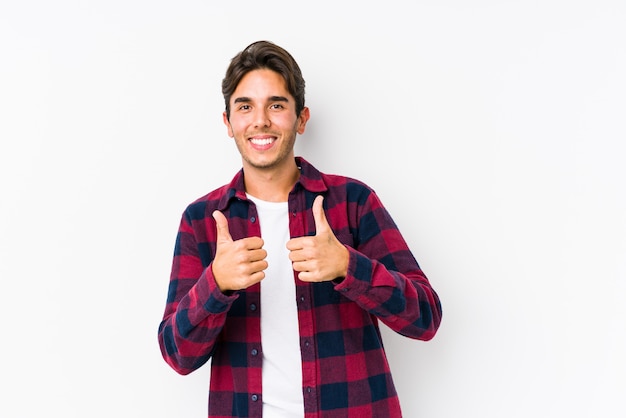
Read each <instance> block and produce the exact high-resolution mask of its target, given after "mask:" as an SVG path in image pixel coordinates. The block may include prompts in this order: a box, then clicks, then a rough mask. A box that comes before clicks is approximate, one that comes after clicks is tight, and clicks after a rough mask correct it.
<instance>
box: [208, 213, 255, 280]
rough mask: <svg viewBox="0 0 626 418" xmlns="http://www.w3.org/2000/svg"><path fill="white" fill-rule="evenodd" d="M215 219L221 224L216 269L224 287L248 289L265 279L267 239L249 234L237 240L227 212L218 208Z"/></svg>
mask: <svg viewBox="0 0 626 418" xmlns="http://www.w3.org/2000/svg"><path fill="white" fill-rule="evenodd" d="M213 219H215V224H216V226H217V240H216V250H215V259H214V260H213V264H212V269H213V276H214V277H215V281H216V283H217V286H218V287H219V288H220V290H221V291H222V292H226V291H230V290H240V289H245V288H248V287H250V286H252V285H253V284H255V283H258V282H260V281H261V280H263V278H264V277H265V272H264V270H265V269H266V268H267V261H266V260H265V258H266V257H267V251H265V250H264V249H263V239H261V238H260V237H247V238H243V239H240V240H236V241H234V240H233V238H232V236H231V235H230V230H229V229H228V220H227V219H226V217H225V216H224V214H223V213H222V212H220V211H218V210H216V211H214V212H213Z"/></svg>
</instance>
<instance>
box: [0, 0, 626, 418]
mask: <svg viewBox="0 0 626 418" xmlns="http://www.w3.org/2000/svg"><path fill="white" fill-rule="evenodd" d="M347 3H348V2H339V1H316V2H306V3H299V2H291V1H280V0H279V1H275V2H259V1H248V0H243V1H239V2H209V1H179V2H166V1H148V0H124V1H122V0H109V1H89V2H87V1H70V0H60V1H55V2H48V1H43V0H41V1H19V2H18V1H9V0H6V1H2V2H1V3H0V63H1V65H0V139H1V142H0V144H1V145H0V199H1V200H0V202H1V203H0V257H1V259H0V278H1V282H0V283H1V293H0V294H1V299H2V300H1V302H0V318H1V321H2V322H1V333H0V338H1V340H0V341H1V342H0V359H1V361H2V365H1V369H0V380H1V381H2V387H3V388H4V389H3V390H2V395H1V398H2V400H1V401H0V416H2V417H11V418H17V417H39V416H44V415H45V416H59V417H61V416H62V417H66V418H69V417H81V418H82V417H112V416H115V417H153V418H154V417H168V418H170V417H185V418H191V417H203V416H206V396H207V387H208V368H204V369H201V370H199V371H198V372H196V373H194V374H192V375H190V376H186V377H182V376H178V375H176V374H175V373H174V372H173V371H172V370H170V369H169V368H168V366H167V365H166V364H165V363H164V362H163V360H162V359H161V356H160V353H159V350H158V344H157V338H156V334H157V326H158V323H159V321H160V318H161V314H162V310H163V307H164V303H165V297H166V288H167V280H168V275H169V268H170V261H171V254H172V249H173V244H174V237H175V233H176V229H177V226H178V221H179V217H180V214H181V212H182V210H183V209H184V207H185V206H186V205H187V203H189V202H190V201H192V200H193V199H195V198H196V197H199V196H200V195H202V194H204V193H205V192H207V191H209V190H211V189H213V188H214V187H217V186H219V185H221V184H223V183H225V182H226V181H228V180H230V178H231V177H232V175H233V174H234V173H235V171H236V170H238V168H239V164H240V162H239V156H238V154H237V151H236V148H235V147H234V145H233V144H232V143H231V141H230V140H229V139H228V137H227V136H226V131H225V128H224V127H223V125H222V122H221V112H222V109H223V101H222V97H221V93H220V83H221V79H222V77H223V75H224V71H225V69H226V66H227V64H228V61H229V60H230V58H231V57H232V56H233V55H234V54H235V53H236V52H238V51H239V50H240V49H242V48H243V47H245V46H246V45H247V44H249V43H250V42H252V41H255V40H258V39H269V40H272V41H275V42H277V43H278V44H280V45H282V46H284V47H286V48H287V49H288V50H289V51H291V52H292V54H293V55H294V56H295V57H296V59H297V60H298V61H299V62H300V64H301V67H302V69H303V72H304V75H305V78H306V80H307V83H308V90H307V91H308V95H307V101H308V105H309V106H310V108H311V113H312V119H311V121H310V123H309V125H308V130H307V132H306V133H305V135H303V136H302V137H300V139H299V144H298V153H299V154H301V155H303V156H305V157H306V158H307V159H309V160H310V161H312V162H313V163H315V164H316V165H317V166H318V167H319V168H320V169H322V170H325V171H328V172H336V173H341V174H346V175H350V176H354V177H358V178H360V179H361V180H364V181H365V182H367V183H369V184H370V185H371V186H373V187H374V188H375V189H376V190H377V191H378V192H379V194H380V195H381V197H382V199H383V201H384V202H385V203H386V205H387V207H388V209H389V210H390V211H391V213H392V215H393V216H394V218H395V219H396V221H397V223H398V224H399V225H400V227H401V229H402V230H403V231H404V233H405V235H406V237H407V239H408V241H409V242H410V244H411V245H412V247H413V249H414V252H415V254H416V256H417V258H418V260H419V261H420V263H421V265H422V267H423V268H424V270H425V271H426V273H427V274H428V276H429V277H430V279H431V281H432V283H433V285H434V287H435V288H436V289H437V290H438V292H439V293H440V296H441V298H442V301H443V307H444V319H443V323H442V326H441V329H440V332H439V334H438V335H437V336H436V338H435V339H434V340H433V341H431V342H428V343H423V342H418V341H412V340H408V339H405V338H401V337H399V336H396V335H392V334H390V333H389V332H385V337H386V338H387V346H388V353H389V356H390V359H391V362H392V367H393V370H394V374H395V379H396V383H397V387H398V391H399V392H400V395H401V401H402V404H403V407H404V412H405V416H406V417H409V418H413V417H427V418H459V417H481V418H496V417H497V418H501V417H507V418H511V417H603V418H605V417H624V416H626V406H625V404H624V401H623V399H624V394H625V393H626V360H625V356H624V353H625V352H626V335H625V330H626V326H625V319H626V303H625V295H626V193H625V187H624V180H625V179H626V168H625V165H624V163H623V160H624V158H625V156H626V153H625V148H626V147H625V145H624V144H625V140H626V129H625V126H624V124H625V116H626V99H625V98H626V82H625V77H624V74H626V41H625V40H626V25H625V24H624V22H626V4H625V3H624V2H622V1H618V0H615V1H608V0H594V1H591V0H590V1H565V0H563V1H558V0H545V1H541V2H530V1H487V0H482V1H481V0H479V1H473V2H465V1H441V2H426V1H417V2H409V1H406V2H401V1H397V0H388V1H384V2H376V3H374V2H356V1H355V2H350V3H349V5H348V4H347Z"/></svg>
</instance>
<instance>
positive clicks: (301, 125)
mask: <svg viewBox="0 0 626 418" xmlns="http://www.w3.org/2000/svg"><path fill="white" fill-rule="evenodd" d="M310 117H311V114H310V113H309V108H308V107H304V108H303V109H302V112H300V116H299V117H298V129H297V131H296V132H298V133H299V134H300V135H302V134H303V133H304V129H305V128H306V123H307V122H308V121H309V118H310Z"/></svg>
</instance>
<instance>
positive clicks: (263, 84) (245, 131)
mask: <svg viewBox="0 0 626 418" xmlns="http://www.w3.org/2000/svg"><path fill="white" fill-rule="evenodd" d="M223 118H224V124H225V125H226V127H227V128H228V136H230V137H231V138H234V139H235V143H236V144H237V148H238V149H239V153H240V154H241V157H242V159H243V164H244V168H246V167H248V168H255V169H263V170H267V169H280V168H281V167H286V164H293V157H294V153H293V147H294V144H295V142H296V135H297V134H302V133H303V132H304V128H305V126H306V122H307V121H308V119H309V109H307V108H305V109H303V111H302V112H301V114H300V116H297V115H296V103H295V100H294V98H293V96H291V94H290V93H289V91H288V90H287V87H286V85H285V80H283V78H282V77H281V76H280V75H279V74H278V73H276V72H274V71H272V70H268V69H259V70H253V71H250V72H249V73H247V74H246V75H245V76H244V77H243V78H242V79H241V81H240V82H239V85H238V86H237V88H236V89H235V91H234V93H233V95H232V96H231V98H230V119H229V118H228V117H227V116H226V112H224V115H223Z"/></svg>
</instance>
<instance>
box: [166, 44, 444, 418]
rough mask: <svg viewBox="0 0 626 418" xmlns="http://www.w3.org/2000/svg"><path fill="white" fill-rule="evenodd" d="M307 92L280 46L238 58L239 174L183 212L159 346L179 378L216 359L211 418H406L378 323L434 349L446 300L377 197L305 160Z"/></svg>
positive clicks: (228, 82) (234, 92) (234, 116)
mask: <svg viewBox="0 0 626 418" xmlns="http://www.w3.org/2000/svg"><path fill="white" fill-rule="evenodd" d="M304 86H305V83H304V80H303V78H302V74H301V71H300V68H299V67H298V64H297V63H296V61H295V60H294V59H293V58H292V56H291V55H290V54H289V53H288V52H287V51H285V50H284V49H282V48H280V47H279V46H277V45H275V44H273V43H270V42H265V41H260V42H255V43H253V44H251V45H250V46H248V47H247V48H246V49H244V50H243V51H241V52H240V53H239V54H237V55H236V56H235V57H234V58H233V59H232V61H231V63H230V66H229V67H228V69H227V71H226V76H225V78H224V80H223V82H222V92H223V94H224V100H225V104H226V110H225V112H224V114H223V119H224V124H225V125H226V128H227V131H228V135H229V136H230V137H232V138H233V139H234V141H235V144H236V145H237V148H238V150H239V153H240V154H241V158H242V165H243V168H242V170H241V171H240V172H239V173H238V174H237V175H236V176H235V177H234V179H233V180H232V182H231V183H230V184H228V185H225V186H223V187H221V188H218V189H217V190H214V191H212V192H210V193H209V194H207V195H206V196H204V197H201V198H200V199H198V200H196V201H195V202H193V203H191V204H190V205H189V206H188V207H187V209H186V210H185V212H184V214H183V216H182V220H181V223H180V227H179V231H178V235H177V240H176V245H175V253H174V260H173V266H172V273H171V278H170V286H169V292H168V297H167V304H166V307H165V313H164V316H163V321H162V322H161V324H160V326H159V344H160V347H161V351H162V353H163V357H164V359H165V361H166V362H167V363H168V364H169V365H170V366H171V367H172V368H173V369H174V370H176V371H177V372H178V373H180V374H188V373H190V372H192V371H194V370H196V369H198V368H199V367H201V366H202V365H203V364H205V363H206V362H207V361H208V360H209V359H211V381H210V390H209V417H261V416H264V417H269V418H277V417H307V418H309V417H359V418H364V417H376V418H384V417H400V416H401V411H400V404H399V400H398V397H397V394H396V391H395V388H394V385H393V381H392V378H391V374H390V370H389V365H388V363H387V360H386V357H385V353H384V350H383V345H382V341H381V335H380V331H379V328H378V320H380V321H382V322H383V323H385V324H386V325H387V326H389V327H390V328H391V329H393V330H394V331H396V332H398V333H400V334H402V335H406V336H408V337H410V338H416V339H421V340H429V339H431V338H432V337H433V336H434V335H435V333H436V331H437V329H438V327H439V323H440V321H441V305H440V302H439V298H438V296H437V294H436V293H435V291H434V290H433V289H432V287H431V286H430V284H429V281H428V279H427V278H426V277H425V275H424V274H423V272H422V271H421V269H420V267H419V266H418V264H417V262H416V260H415V258H414V257H413V255H412V253H411V252H410V250H409V248H408V247H407V244H406V242H405V240H404V239H403V237H402V235H401V234H400V232H399V231H398V229H397V227H396V225H395V223H394V222H393V220H392V218H391V217H390V215H389V213H388V212H387V211H386V210H385V208H384V207H383V205H382V204H381V202H380V200H379V199H378V197H377V196H376V194H375V193H374V191H373V190H371V189H370V188H369V187H368V186H366V185H365V184H363V183H361V182H359V181H357V180H354V179H350V178H346V177H342V176H336V175H326V174H323V173H320V172H319V171H317V170H316V169H315V168H314V167H313V166H312V165H311V164H309V163H308V162H307V161H306V160H304V159H303V158H300V157H295V155H294V143H295V141H296V136H297V135H298V134H302V133H303V132H304V130H305V127H306V124H307V121H308V120H309V109H308V108H307V107H306V106H305V105H304Z"/></svg>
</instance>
